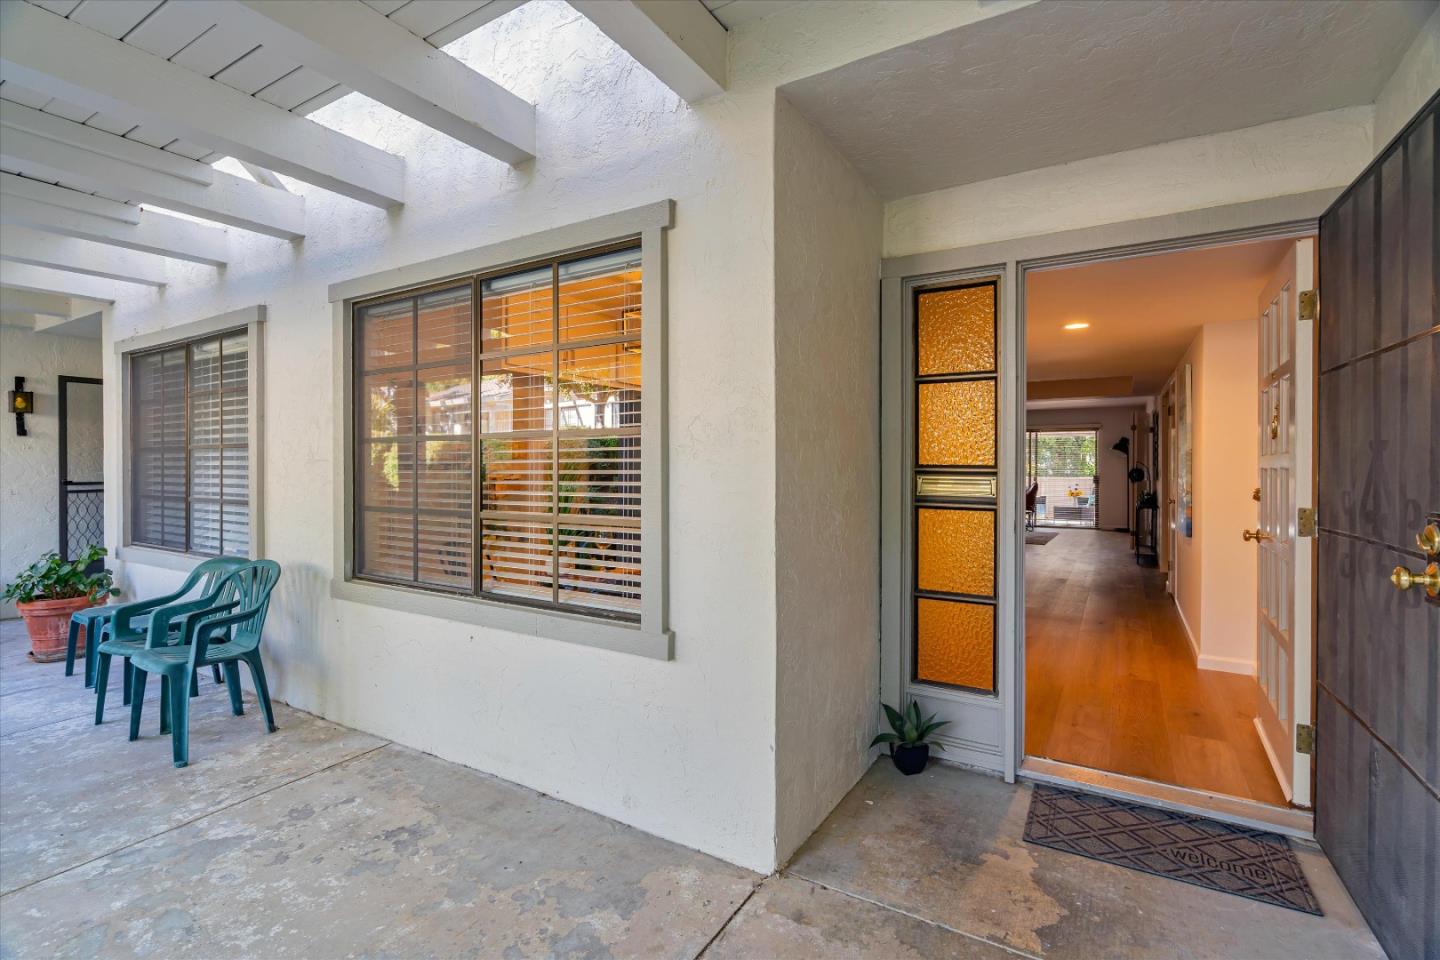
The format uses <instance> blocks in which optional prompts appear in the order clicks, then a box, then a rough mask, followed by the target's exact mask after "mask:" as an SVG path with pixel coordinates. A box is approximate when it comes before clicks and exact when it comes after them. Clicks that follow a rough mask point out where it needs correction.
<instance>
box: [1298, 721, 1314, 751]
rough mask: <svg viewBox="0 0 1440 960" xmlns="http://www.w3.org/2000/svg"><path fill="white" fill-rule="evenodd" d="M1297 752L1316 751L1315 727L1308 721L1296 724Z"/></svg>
mask: <svg viewBox="0 0 1440 960" xmlns="http://www.w3.org/2000/svg"><path fill="white" fill-rule="evenodd" d="M1295 752H1296V753H1303V754H1306V755H1309V754H1312V753H1314V752H1315V728H1314V727H1312V726H1311V725H1310V724H1308V723H1297V724H1295Z"/></svg>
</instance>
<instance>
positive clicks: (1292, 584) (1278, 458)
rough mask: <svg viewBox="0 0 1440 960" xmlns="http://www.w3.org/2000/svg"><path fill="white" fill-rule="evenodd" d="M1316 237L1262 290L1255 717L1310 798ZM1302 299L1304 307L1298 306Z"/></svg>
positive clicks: (1298, 796) (1286, 777)
mask: <svg viewBox="0 0 1440 960" xmlns="http://www.w3.org/2000/svg"><path fill="white" fill-rule="evenodd" d="M1314 281H1315V241H1314V240H1311V239H1308V238H1307V239H1305V240H1298V241H1296V242H1295V244H1294V246H1293V247H1291V249H1290V251H1289V252H1288V253H1287V254H1286V255H1285V259H1284V260H1283V261H1281V263H1280V266H1279V267H1278V268H1277V269H1276V271H1275V273H1274V275H1273V276H1272V277H1271V278H1270V282H1269V283H1268V284H1267V285H1266V287H1265V292H1264V293H1262V294H1261V295H1260V305H1259V308H1260V325H1259V330H1260V526H1259V528H1258V529H1256V530H1246V531H1245V532H1244V537H1245V539H1246V540H1250V541H1254V543H1255V545H1256V547H1257V548H1258V549H1259V551H1260V559H1259V564H1258V570H1259V577H1258V583H1259V590H1258V597H1257V606H1258V608H1259V609H1258V617H1259V629H1258V631H1257V634H1258V638H1259V641H1258V642H1259V649H1258V650H1257V651H1256V671H1257V672H1256V679H1257V680H1258V681H1259V688H1260V691H1259V705H1258V706H1259V708H1258V710H1257V720H1256V724H1257V726H1258V727H1259V729H1260V736H1261V738H1262V739H1263V740H1264V741H1265V748H1266V750H1267V751H1268V752H1269V754H1270V759H1271V762H1272V763H1273V764H1274V766H1275V774H1276V776H1277V777H1278V778H1279V779H1280V787H1281V789H1282V790H1284V791H1285V796H1286V798H1287V799H1289V800H1290V802H1291V803H1294V804H1297V805H1299V806H1309V805H1310V757H1309V753H1308V751H1309V747H1308V745H1307V746H1306V751H1307V752H1306V753H1301V752H1300V751H1299V750H1298V749H1297V743H1296V736H1295V732H1296V729H1297V728H1299V727H1303V728H1304V729H1309V725H1310V708H1311V703H1310V701H1311V690H1312V684H1313V677H1312V674H1311V662H1312V659H1311V657H1312V653H1311V610H1312V607H1311V603H1312V599H1313V580H1312V572H1313V570H1314V552H1313V547H1314V539H1313V538H1314V535H1315V531H1314V527H1313V522H1312V523H1311V524H1310V525H1309V526H1308V527H1307V528H1306V529H1303V530H1302V529H1301V527H1300V522H1299V518H1300V515H1301V513H1302V511H1303V512H1305V513H1306V514H1307V516H1309V517H1311V518H1313V516H1314V510H1313V508H1314V506H1315V504H1314V463H1313V452H1312V451H1313V450H1314V432H1315V361H1314V356H1315V354H1314V350H1315V311H1314V292H1313V291H1314V286H1315V282H1314ZM1302 299H1303V301H1304V304H1305V307H1304V308H1302V305H1301V304H1302Z"/></svg>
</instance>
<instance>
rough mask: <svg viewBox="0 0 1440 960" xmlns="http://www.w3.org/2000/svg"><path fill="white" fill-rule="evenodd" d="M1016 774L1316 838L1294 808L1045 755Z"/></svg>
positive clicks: (1303, 813)
mask: <svg viewBox="0 0 1440 960" xmlns="http://www.w3.org/2000/svg"><path fill="white" fill-rule="evenodd" d="M1019 776H1020V778H1021V779H1022V780H1029V781H1031V782H1033V783H1049V784H1053V785H1055V786H1060V787H1081V788H1083V789H1085V790H1086V791H1088V792H1090V793H1098V794H1100V795H1101V796H1106V797H1114V798H1115V799H1117V800H1129V801H1131V802H1133V803H1141V804H1145V805H1146V806H1151V807H1159V808H1160V809H1162V810H1175V811H1178V812H1181V813H1194V814H1198V815H1199V816H1202V817H1209V818H1210V819H1212V820H1219V821H1221V822H1222V823H1233V824H1235V825H1236V826H1241V827H1250V828H1252V829H1255V830H1269V831H1271V832H1272V833H1279V834H1283V835H1284V836H1287V837H1295V838H1296V839H1298V840H1309V841H1312V842H1313V841H1314V840H1315V814H1314V813H1312V812H1311V811H1309V810H1299V809H1296V808H1294V807H1275V806H1271V805H1270V804H1268V803H1260V802H1258V801H1256V800H1244V799H1241V798H1240V797H1230V796H1226V795H1225V794H1223V793H1211V792H1209V791H1208V790H1195V789H1192V788H1190V787H1177V786H1175V785H1173V784H1169V783H1159V782H1157V781H1155V780H1146V779H1144V778H1143V777H1131V776H1126V775H1125V774H1123V773H1109V772H1107V771H1105V770H1096V769H1095V768H1093V767H1082V766H1080V765H1079V764H1075V763H1065V762H1063V761H1060V760H1047V759H1045V758H1044V757H1026V758H1025V760H1024V761H1023V762H1022V763H1021V764H1020V770H1019Z"/></svg>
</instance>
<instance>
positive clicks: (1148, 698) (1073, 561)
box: [1025, 530, 1285, 805]
mask: <svg viewBox="0 0 1440 960" xmlns="http://www.w3.org/2000/svg"><path fill="white" fill-rule="evenodd" d="M1045 532H1051V531H1045ZM1055 532H1057V533H1058V535H1057V536H1056V537H1055V539H1053V540H1051V541H1050V542H1049V543H1047V544H1044V545H1043V546H1042V545H1036V544H1027V545H1026V547H1025V672H1026V688H1025V752H1026V753H1027V754H1030V755H1032V756H1040V757H1046V758H1049V759H1052V760H1063V761H1066V762H1068V763H1076V764H1080V765H1082V766H1086V767H1094V768H1096V769H1100V770H1109V771H1112V772H1114V773H1122V774H1127V775H1129V776H1135V777H1144V778H1146V779H1149V780H1159V781H1162V782H1165V783H1173V784H1177V785H1179V786H1182V787H1193V788H1197V789H1201V790H1209V791H1211V792H1214V793H1223V794H1228V795H1231V796H1236V797H1243V798H1246V799H1249V800H1258V801H1262V802H1265V803H1273V804H1280V805H1283V804H1284V803H1285V797H1284V794H1283V793H1281V791H1280V784H1279V782H1278V781H1277V780H1276V779H1275V774H1274V772H1273V771H1272V770H1271V767H1270V763H1269V760H1268V759H1267V758H1266V756H1265V750H1264V748H1263V747H1262V746H1261V743H1260V737H1259V735H1258V734H1257V733H1256V730H1255V726H1254V722H1253V718H1254V717H1255V697H1256V696H1257V693H1258V690H1257V687H1256V685H1255V681H1254V679H1253V678H1251V677H1245V676H1241V675H1239V674H1231V673H1222V672H1219V671H1214V670H1198V669H1196V666H1195V658H1194V655H1193V654H1192V652H1191V649H1190V643H1189V641H1188V640H1187V639H1186V637H1185V628H1184V626H1183V624H1182V623H1181V621H1180V616H1179V614H1178V613H1177V612H1176V610H1175V603H1174V601H1173V600H1172V599H1171V597H1170V596H1169V595H1168V594H1166V592H1165V574H1164V573H1161V572H1160V571H1158V570H1155V569H1153V568H1145V567H1141V566H1138V565H1136V563H1135V556H1134V554H1133V553H1132V552H1131V550H1130V535H1129V534H1126V533H1115V532H1113V531H1101V530H1059V531H1055ZM1235 602H1237V603H1247V602H1253V598H1244V597H1237V598H1236V601H1235Z"/></svg>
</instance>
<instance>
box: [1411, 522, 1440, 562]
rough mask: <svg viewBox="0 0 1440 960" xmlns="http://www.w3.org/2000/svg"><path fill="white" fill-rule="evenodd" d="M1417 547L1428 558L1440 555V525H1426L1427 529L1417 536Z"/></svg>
mask: <svg viewBox="0 0 1440 960" xmlns="http://www.w3.org/2000/svg"><path fill="white" fill-rule="evenodd" d="M1415 546H1417V547H1419V548H1420V550H1421V551H1422V552H1423V553H1424V554H1425V555H1426V556H1427V557H1433V556H1435V555H1436V554H1440V525H1436V524H1433V523H1427V524H1425V529H1424V530H1421V531H1420V532H1419V533H1417V534H1415Z"/></svg>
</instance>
